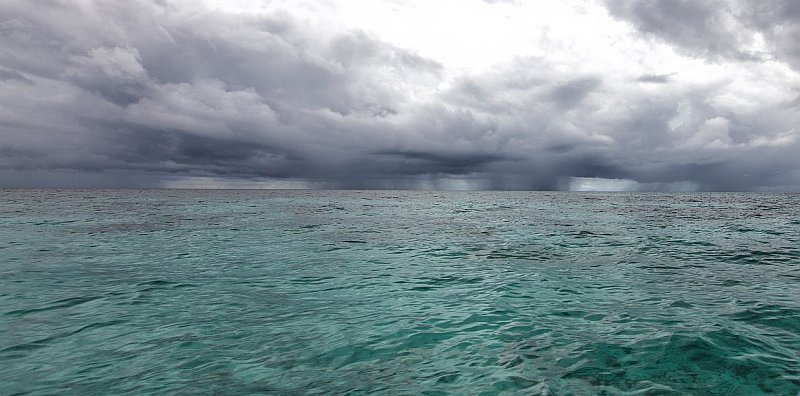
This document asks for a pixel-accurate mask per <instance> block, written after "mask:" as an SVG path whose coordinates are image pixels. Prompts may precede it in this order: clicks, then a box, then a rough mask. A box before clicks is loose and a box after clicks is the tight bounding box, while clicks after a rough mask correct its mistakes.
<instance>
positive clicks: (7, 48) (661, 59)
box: [0, 0, 800, 191]
mask: <svg viewBox="0 0 800 396" xmlns="http://www.w3.org/2000/svg"><path fill="white" fill-rule="evenodd" d="M798 38H800V2H798V1H796V0H763V1H758V2H755V1H749V0H727V1H719V0H564V1H557V2H556V1H549V0H542V1H526V0H369V1H367V0H221V1H211V0H203V1H199V0H126V1H99V0H98V1H90V0H4V1H2V2H0V187H135V188H139V187H164V188H354V189H374V188H380V189H456V190H461V189H468V190H469V189H494V190H588V191H594V190H624V191H800V39H798Z"/></svg>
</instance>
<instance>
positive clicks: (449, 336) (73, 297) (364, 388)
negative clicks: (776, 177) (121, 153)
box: [0, 190, 800, 395]
mask: <svg viewBox="0 0 800 396" xmlns="http://www.w3.org/2000/svg"><path fill="white" fill-rule="evenodd" d="M0 335H2V336H0V394H18V393H32V394H54V393H70V394H89V393H97V394H122V393H135V394H142V393H158V394H164V393H182V394H194V393H218V394H287V395H289V394H292V395H294V394H343V393H349V394H409V395H411V394H414V395H416V394H430V395H435V394H487V395H489V394H521V395H530V394H550V395H572V394H575V395H589V394H609V395H628V394H636V395H639V394H647V395H649V394H652V395H661V394H664V395H671V394H674V395H683V394H696V395H713V394H719V395H758V394H781V395H796V394H797V393H798V392H799V391H800V357H799V356H800V196H799V195H788V194H786V195H782V194H634V193H615V194H600V193H585V194H581V193H527V192H519V193H476V192H396V191H373V192H324V191H322V192H321V191H291V192H290V191H164V190H160V191H159V190H152V191H115V190H67V191H59V190H45V191H36V190H6V191H2V192H0Z"/></svg>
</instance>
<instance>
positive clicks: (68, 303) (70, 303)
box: [6, 296, 100, 316]
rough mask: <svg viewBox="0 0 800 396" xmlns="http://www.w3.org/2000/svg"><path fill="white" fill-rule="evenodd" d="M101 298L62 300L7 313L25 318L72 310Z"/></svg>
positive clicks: (7, 313)
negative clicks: (25, 316) (63, 309)
mask: <svg viewBox="0 0 800 396" xmlns="http://www.w3.org/2000/svg"><path fill="white" fill-rule="evenodd" d="M98 298H100V297H96V296H91V297H71V298H65V299H61V300H56V301H53V302H50V303H48V305H46V306H44V307H41V308H30V309H18V310H12V311H8V312H6V315H8V316H24V315H29V314H33V313H38V312H45V311H51V310H56V309H62V308H71V307H74V306H77V305H81V304H84V303H87V302H90V301H94V300H97V299H98Z"/></svg>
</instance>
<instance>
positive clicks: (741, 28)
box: [604, 0, 800, 68]
mask: <svg viewBox="0 0 800 396" xmlns="http://www.w3.org/2000/svg"><path fill="white" fill-rule="evenodd" d="M604 3H605V4H606V6H607V7H608V10H609V12H610V13H611V15H613V16H615V17H617V18H620V19H622V20H625V21H628V22H630V23H631V24H632V25H633V26H634V27H635V28H636V29H637V30H638V31H640V32H642V33H645V34H646V35H649V36H651V37H655V38H658V39H661V40H664V41H666V42H668V43H670V44H673V45H675V47H676V48H678V49H680V50H681V51H684V52H685V53H687V54H689V55H691V56H697V57H704V58H708V59H711V60H719V59H739V60H750V61H763V60H769V59H773V58H776V59H779V60H782V61H785V62H788V63H790V64H792V65H793V66H794V67H795V68H800V44H798V41H797V40H796V37H797V35H798V34H800V3H798V2H797V1H795V0H764V1H746V0H733V1H730V0H613V1H612V0H604ZM759 39H762V40H764V44H765V45H766V48H763V49H762V48H759V46H758V40H759Z"/></svg>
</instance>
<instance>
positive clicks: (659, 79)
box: [636, 74, 670, 84]
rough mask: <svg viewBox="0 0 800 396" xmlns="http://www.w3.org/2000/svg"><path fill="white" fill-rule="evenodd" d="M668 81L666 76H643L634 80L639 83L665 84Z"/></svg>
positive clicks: (668, 78)
mask: <svg viewBox="0 0 800 396" xmlns="http://www.w3.org/2000/svg"><path fill="white" fill-rule="evenodd" d="M669 80H670V77H669V75H667V74H643V75H641V76H639V78H637V79H636V81H637V82H640V83H650V84H666V83H668V82H669Z"/></svg>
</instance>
